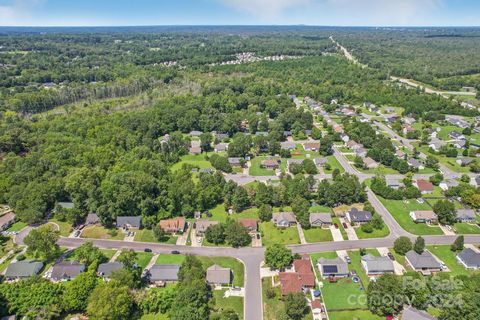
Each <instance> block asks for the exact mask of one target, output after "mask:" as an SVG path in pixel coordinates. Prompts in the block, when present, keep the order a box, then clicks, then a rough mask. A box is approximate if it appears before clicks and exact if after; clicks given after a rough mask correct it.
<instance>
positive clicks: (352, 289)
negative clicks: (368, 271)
mask: <svg viewBox="0 0 480 320" xmlns="http://www.w3.org/2000/svg"><path fill="white" fill-rule="evenodd" d="M357 272H358V271H357ZM321 291H322V296H323V301H324V302H325V306H326V307H327V310H331V311H333V310H338V309H340V310H344V309H358V308H365V304H362V303H361V302H362V298H361V296H362V295H364V294H365V292H364V291H363V289H362V287H361V285H360V284H359V283H354V282H353V281H352V279H351V278H346V279H340V280H339V281H338V282H336V283H330V282H328V280H327V281H323V288H322V289H321ZM363 298H365V299H363V300H364V301H366V297H363Z"/></svg>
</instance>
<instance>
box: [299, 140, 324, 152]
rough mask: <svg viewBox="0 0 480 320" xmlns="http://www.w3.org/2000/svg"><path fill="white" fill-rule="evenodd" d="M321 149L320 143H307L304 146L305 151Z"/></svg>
mask: <svg viewBox="0 0 480 320" xmlns="http://www.w3.org/2000/svg"><path fill="white" fill-rule="evenodd" d="M319 148H320V143H319V142H305V143H304V144H303V149H305V151H317V150H318V149H319Z"/></svg>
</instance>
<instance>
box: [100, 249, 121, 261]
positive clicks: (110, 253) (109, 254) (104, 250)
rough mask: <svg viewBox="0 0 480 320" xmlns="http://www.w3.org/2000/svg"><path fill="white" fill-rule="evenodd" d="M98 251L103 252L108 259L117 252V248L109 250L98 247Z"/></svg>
mask: <svg viewBox="0 0 480 320" xmlns="http://www.w3.org/2000/svg"><path fill="white" fill-rule="evenodd" d="M100 251H101V252H102V253H103V255H104V256H105V257H107V259H108V260H110V259H112V257H113V256H114V255H115V252H117V250H110V249H100Z"/></svg>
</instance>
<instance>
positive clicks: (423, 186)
mask: <svg viewBox="0 0 480 320" xmlns="http://www.w3.org/2000/svg"><path fill="white" fill-rule="evenodd" d="M413 184H414V185H415V186H416V187H417V188H418V190H420V192H421V193H422V194H426V193H431V192H433V184H432V183H431V182H430V181H427V180H423V179H418V180H415V181H414V183H413Z"/></svg>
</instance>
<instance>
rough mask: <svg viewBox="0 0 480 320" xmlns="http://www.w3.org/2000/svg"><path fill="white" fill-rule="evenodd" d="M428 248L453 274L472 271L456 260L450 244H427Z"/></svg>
mask: <svg viewBox="0 0 480 320" xmlns="http://www.w3.org/2000/svg"><path fill="white" fill-rule="evenodd" d="M427 248H428V250H430V252H431V253H433V254H434V255H436V256H437V258H439V259H440V260H442V261H443V262H444V263H445V264H446V265H447V267H448V269H450V271H451V272H452V274H454V275H469V274H472V273H473V272H474V271H472V270H467V269H465V268H464V267H463V266H462V265H461V264H460V263H458V262H457V258H456V253H454V252H452V251H451V250H450V246H428V247H427Z"/></svg>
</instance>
